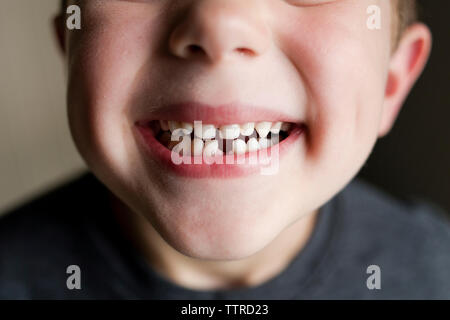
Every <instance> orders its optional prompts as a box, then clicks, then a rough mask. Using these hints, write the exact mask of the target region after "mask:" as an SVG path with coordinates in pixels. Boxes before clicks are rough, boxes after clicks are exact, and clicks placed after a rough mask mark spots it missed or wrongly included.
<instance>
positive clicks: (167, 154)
mask: <svg viewBox="0 0 450 320" xmlns="http://www.w3.org/2000/svg"><path fill="white" fill-rule="evenodd" d="M136 128H137V130H136V131H137V132H138V140H139V141H140V142H139V144H140V145H141V146H143V149H144V152H145V153H146V155H147V156H148V157H149V158H150V159H155V160H156V161H157V162H158V163H160V164H162V165H163V166H164V167H165V168H167V169H168V170H169V171H171V172H173V173H174V174H176V175H178V176H182V177H188V178H194V179H204V178H219V179H228V178H240V177H245V176H249V175H254V174H256V173H258V172H261V171H262V170H263V168H264V167H266V168H267V167H268V166H270V162H269V163H268V164H267V163H265V162H264V161H261V159H264V157H266V158H267V157H268V158H271V160H272V161H274V157H273V156H272V151H274V148H273V147H270V148H267V151H266V152H261V151H254V152H247V153H245V155H241V156H240V157H242V158H243V157H245V161H242V162H243V163H242V164H241V163H239V164H238V163H237V156H235V155H223V156H216V157H221V158H222V161H221V162H220V163H213V164H207V163H205V160H204V159H203V157H202V156H198V157H194V156H189V157H187V156H186V157H185V158H190V163H189V164H187V163H182V164H175V163H174V162H173V161H172V151H171V150H169V149H168V148H166V147H165V146H163V145H162V144H161V143H160V142H159V141H158V140H157V139H156V138H155V133H154V132H153V130H152V129H150V128H149V127H147V126H141V125H136ZM304 131H305V128H304V127H303V126H299V127H295V128H294V129H293V130H292V131H291V132H290V134H289V136H288V137H286V139H284V140H283V141H281V142H280V143H279V144H278V159H277V160H275V161H279V162H281V160H282V159H283V156H284V155H285V154H286V153H287V152H288V151H289V149H290V148H291V147H292V146H293V145H294V144H295V142H297V141H298V140H299V139H300V137H301V136H303V133H304ZM275 149H276V148H275ZM227 157H228V160H227ZM229 157H231V158H229ZM251 157H256V159H258V161H257V162H256V163H250V161H249V159H250V158H251ZM261 157H263V158H261ZM180 158H182V157H181V156H180ZM195 158H197V160H198V161H199V162H201V163H200V164H197V163H196V162H195ZM231 159H233V161H232V163H231V164H230V162H231V161H230V160H231Z"/></svg>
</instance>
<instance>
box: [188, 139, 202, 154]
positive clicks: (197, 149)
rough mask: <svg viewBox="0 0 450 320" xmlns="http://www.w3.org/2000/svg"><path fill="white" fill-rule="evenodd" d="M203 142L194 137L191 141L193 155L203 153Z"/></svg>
mask: <svg viewBox="0 0 450 320" xmlns="http://www.w3.org/2000/svg"><path fill="white" fill-rule="evenodd" d="M203 146H204V142H203V140H202V139H198V138H195V139H194V140H193V141H192V145H191V150H192V153H193V154H194V156H201V155H202V154H203Z"/></svg>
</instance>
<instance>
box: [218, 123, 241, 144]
mask: <svg viewBox="0 0 450 320" xmlns="http://www.w3.org/2000/svg"><path fill="white" fill-rule="evenodd" d="M240 133H241V127H240V126H239V125H238V124H231V125H225V126H221V127H220V138H222V139H230V140H233V139H236V138H238V137H239V135H240Z"/></svg>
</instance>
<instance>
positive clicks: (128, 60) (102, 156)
mask: <svg viewBox="0 0 450 320" xmlns="http://www.w3.org/2000/svg"><path fill="white" fill-rule="evenodd" d="M133 17H134V16H133V15H132V14H130V15H129V14H128V13H127V20H125V19H122V20H121V19H118V18H117V15H116V16H115V17H114V23H113V22H112V21H109V20H108V19H107V18H102V16H100V17H98V19H97V20H96V22H95V23H94V22H91V23H86V25H85V26H84V27H83V29H82V30H81V31H80V32H79V33H77V32H73V33H72V34H71V36H70V51H69V52H70V56H69V86H68V88H69V91H68V101H69V105H68V108H69V110H68V111H69V121H70V125H71V130H72V133H73V136H74V140H75V142H76V144H77V147H78V148H79V150H80V152H81V154H82V155H83V156H84V157H85V159H86V161H87V162H88V164H89V165H92V166H93V167H99V166H105V163H93V162H99V161H102V162H107V163H108V164H107V166H110V167H114V166H116V168H115V170H116V171H117V170H123V171H125V170H127V168H123V167H122V168H119V167H118V166H130V165H133V166H134V165H135V164H133V163H131V162H132V161H130V159H132V157H129V153H130V152H131V149H130V148H131V147H132V143H133V141H134V139H133V138H132V136H131V124H130V121H129V117H128V114H129V109H130V103H131V101H132V100H133V96H134V92H135V86H136V83H138V76H139V74H141V73H143V72H145V69H146V68H148V67H149V64H148V61H150V58H151V52H150V50H151V47H150V43H152V41H153V40H152V37H154V36H155V32H152V33H150V32H148V31H147V30H153V31H154V30H155V29H153V28H151V26H149V24H150V23H151V21H152V20H151V19H135V20H134V21H131V20H132V19H133ZM149 21H150V22H149ZM94 154H95V157H94V156H93V155H94ZM94 158H97V159H98V160H94ZM91 160H92V161H91ZM113 162H114V163H113Z"/></svg>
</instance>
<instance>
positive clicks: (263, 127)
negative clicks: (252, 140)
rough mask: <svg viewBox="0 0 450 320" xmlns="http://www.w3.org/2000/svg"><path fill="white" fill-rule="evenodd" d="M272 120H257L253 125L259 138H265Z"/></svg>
mask: <svg viewBox="0 0 450 320" xmlns="http://www.w3.org/2000/svg"><path fill="white" fill-rule="evenodd" d="M271 127H272V122H258V123H257V124H256V126H255V128H256V131H257V132H258V134H259V137H260V138H265V137H267V135H268V134H269V132H270V128H271Z"/></svg>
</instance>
